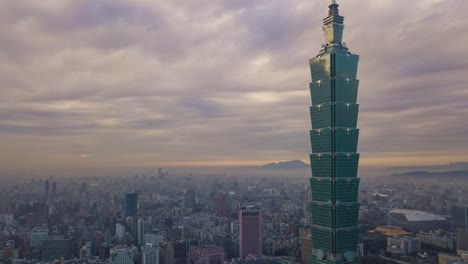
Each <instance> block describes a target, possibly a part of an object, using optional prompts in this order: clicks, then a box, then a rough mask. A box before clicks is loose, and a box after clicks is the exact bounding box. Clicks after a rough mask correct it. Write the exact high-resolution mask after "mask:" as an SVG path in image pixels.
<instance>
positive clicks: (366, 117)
mask: <svg viewBox="0 0 468 264" xmlns="http://www.w3.org/2000/svg"><path fill="white" fill-rule="evenodd" d="M338 2H339V3H340V11H341V14H342V15H344V16H345V23H346V28H345V36H344V38H345V40H346V42H347V45H348V47H350V50H351V51H352V52H353V53H357V54H359V55H361V64H360V68H359V79H360V80H361V86H360V93H359V97H358V101H359V103H360V104H361V112H360V117H359V127H360V128H361V138H360V145H359V151H360V152H361V156H362V159H361V164H362V165H363V166H377V165H378V166H396V165H413V164H418V165H420V164H443V163H447V162H450V161H464V160H465V161H468V148H467V147H468V128H467V125H468V87H467V86H468V33H467V31H468V19H466V13H467V11H468V1H466V0H415V1H408V0H378V1H363V0H341V1H338ZM328 3H329V1H327V0H170V1H168V0H41V1H37V0H21V1H14V0H0V35H1V36H2V37H1V41H0V80H1V81H0V85H1V87H0V149H1V151H0V167H2V168H13V169H14V168H17V169H33V168H49V167H60V168H67V167H110V166H156V165H161V166H163V165H166V166H168V165H218V166H219V165H251V164H262V163H266V162H271V161H281V160H291V159H301V160H304V161H306V160H307V157H308V153H309V152H310V144H309V138H308V130H309V129H310V118H309V112H308V107H309V105H310V95H309V91H308V83H309V81H310V75H309V69H308V59H309V58H310V57H313V56H315V54H316V53H317V51H318V50H319V48H320V46H321V44H322V43H323V42H324V41H323V36H322V26H321V23H322V18H324V17H325V16H326V15H327V11H328V7H327V5H328Z"/></svg>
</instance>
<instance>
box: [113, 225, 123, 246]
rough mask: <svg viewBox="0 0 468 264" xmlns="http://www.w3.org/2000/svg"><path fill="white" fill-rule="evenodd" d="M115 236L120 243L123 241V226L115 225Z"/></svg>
mask: <svg viewBox="0 0 468 264" xmlns="http://www.w3.org/2000/svg"><path fill="white" fill-rule="evenodd" d="M115 236H116V237H117V238H118V239H119V242H122V241H123V240H124V239H125V226H124V225H122V224H121V223H117V224H116V225H115Z"/></svg>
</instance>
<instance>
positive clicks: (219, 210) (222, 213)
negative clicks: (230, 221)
mask: <svg viewBox="0 0 468 264" xmlns="http://www.w3.org/2000/svg"><path fill="white" fill-rule="evenodd" d="M214 199H215V205H216V207H215V209H216V216H219V217H226V216H228V215H227V214H228V210H227V209H228V208H227V195H226V193H220V194H218V195H216V196H215V197H214Z"/></svg>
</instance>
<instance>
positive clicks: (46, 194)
mask: <svg viewBox="0 0 468 264" xmlns="http://www.w3.org/2000/svg"><path fill="white" fill-rule="evenodd" d="M44 195H45V197H46V198H49V180H46V181H45V183H44Z"/></svg>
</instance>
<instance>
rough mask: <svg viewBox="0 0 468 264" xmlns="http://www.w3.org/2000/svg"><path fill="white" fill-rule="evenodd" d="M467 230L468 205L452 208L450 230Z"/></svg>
mask: <svg viewBox="0 0 468 264" xmlns="http://www.w3.org/2000/svg"><path fill="white" fill-rule="evenodd" d="M458 228H460V229H468V205H454V206H452V229H453V230H456V229H458Z"/></svg>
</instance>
